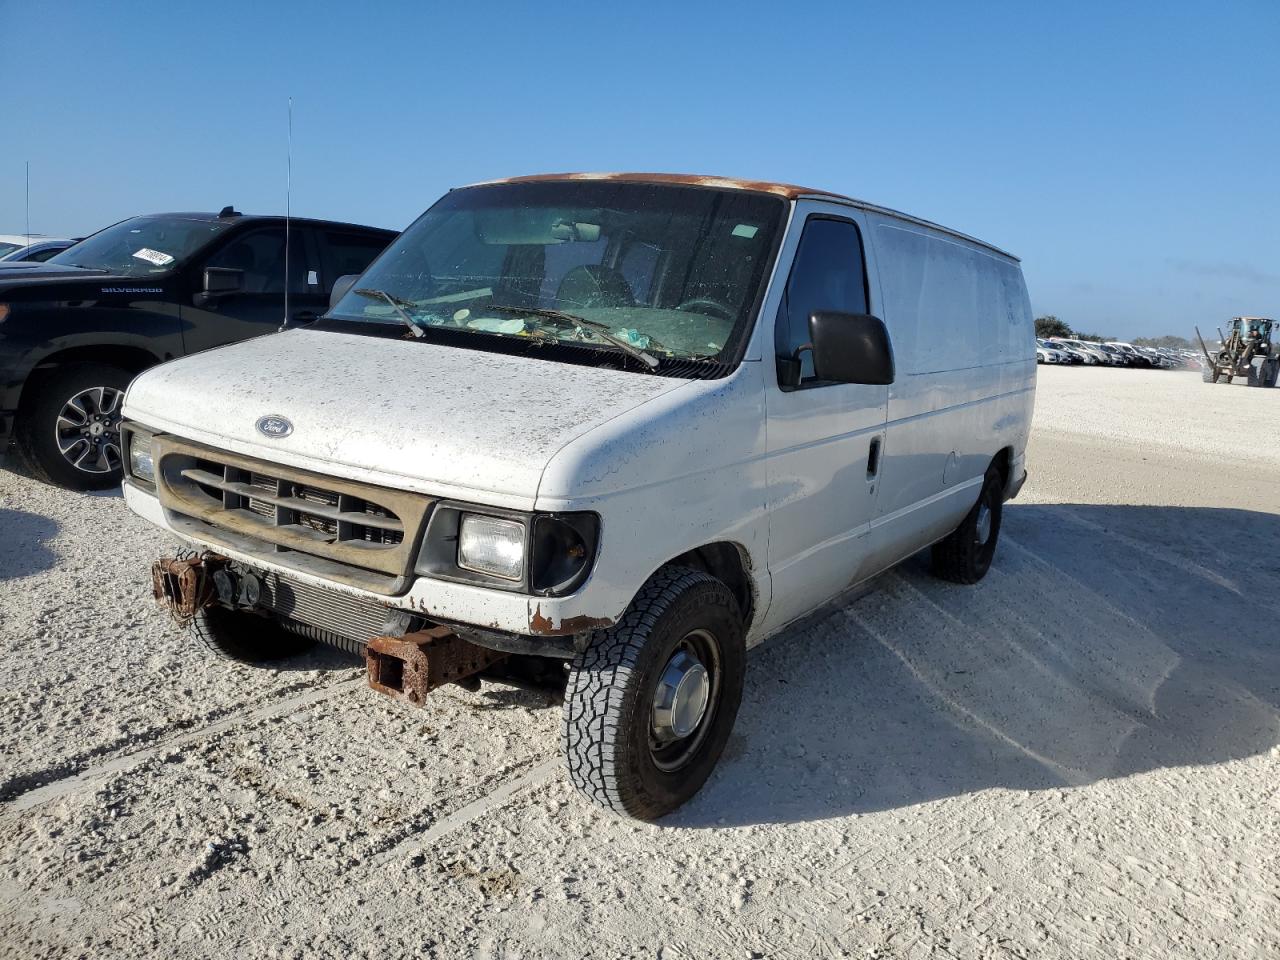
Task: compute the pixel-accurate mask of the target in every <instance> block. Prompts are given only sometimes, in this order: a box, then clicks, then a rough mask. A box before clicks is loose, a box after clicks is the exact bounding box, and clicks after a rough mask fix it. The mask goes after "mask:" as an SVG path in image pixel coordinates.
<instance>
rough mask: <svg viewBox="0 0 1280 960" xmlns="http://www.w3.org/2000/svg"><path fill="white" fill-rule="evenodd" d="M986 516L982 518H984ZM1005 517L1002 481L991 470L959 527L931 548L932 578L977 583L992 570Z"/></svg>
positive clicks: (994, 471)
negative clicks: (1001, 525) (1001, 520)
mask: <svg viewBox="0 0 1280 960" xmlns="http://www.w3.org/2000/svg"><path fill="white" fill-rule="evenodd" d="M984 512H985V516H984ZM1003 513H1004V477H1003V476H1002V475H1001V473H1000V471H999V470H997V469H996V468H995V467H994V466H993V467H990V468H988V470H987V475H986V476H985V477H984V478H983V481H982V490H981V492H979V494H978V502H977V503H975V504H974V505H973V509H972V510H970V511H969V512H968V514H966V516H965V518H964V520H962V521H961V523H960V526H958V527H956V528H955V530H953V531H952V532H951V533H950V534H949V535H948V536H947V537H946V539H944V540H939V541H938V542H937V543H935V544H934V545H933V574H934V576H936V577H939V578H941V579H943V580H950V581H951V582H952V583H966V584H968V583H977V582H978V581H979V580H981V579H982V578H983V577H985V576H986V575H987V571H988V570H989V569H991V559H992V557H994V556H995V553H996V542H997V541H998V540H999V539H1000V519H1001V516H1002V515H1003Z"/></svg>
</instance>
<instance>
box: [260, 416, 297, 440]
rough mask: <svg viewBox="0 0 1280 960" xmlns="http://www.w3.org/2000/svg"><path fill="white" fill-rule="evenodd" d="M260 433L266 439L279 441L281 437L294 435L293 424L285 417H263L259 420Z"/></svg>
mask: <svg viewBox="0 0 1280 960" xmlns="http://www.w3.org/2000/svg"><path fill="white" fill-rule="evenodd" d="M258 432H259V433H260V434H262V435H263V436H264V437H271V438H272V439H273V440H278V439H279V438H280V437H287V436H288V435H289V434H291V433H293V424H292V423H290V422H289V421H288V420H287V419H285V418H284V417H277V416H275V415H274V414H272V415H271V416H266V417H261V418H260V419H259V420H258Z"/></svg>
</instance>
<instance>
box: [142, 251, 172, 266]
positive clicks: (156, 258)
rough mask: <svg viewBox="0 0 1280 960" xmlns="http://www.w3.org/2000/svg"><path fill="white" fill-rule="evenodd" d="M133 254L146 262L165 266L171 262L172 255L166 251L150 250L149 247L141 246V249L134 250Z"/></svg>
mask: <svg viewBox="0 0 1280 960" xmlns="http://www.w3.org/2000/svg"><path fill="white" fill-rule="evenodd" d="M133 255H134V256H135V257H137V258H138V259H139V260H146V261H147V262H148V263H154V264H155V265H156V266H157V267H167V266H168V265H169V264H171V263H173V257H171V256H169V254H167V253H161V252H160V251H159V250H152V249H151V248H150V247H143V248H142V249H141V250H135V251H134V252H133Z"/></svg>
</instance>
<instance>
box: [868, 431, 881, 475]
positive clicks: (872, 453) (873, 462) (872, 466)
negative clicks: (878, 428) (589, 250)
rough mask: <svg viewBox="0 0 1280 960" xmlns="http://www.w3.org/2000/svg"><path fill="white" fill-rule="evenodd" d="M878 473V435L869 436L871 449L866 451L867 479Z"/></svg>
mask: <svg viewBox="0 0 1280 960" xmlns="http://www.w3.org/2000/svg"><path fill="white" fill-rule="evenodd" d="M879 473H880V437H878V436H877V437H872V438H871V449H870V450H869V451H868V452H867V479H868V480H874V479H875V478H876V476H877V474H879Z"/></svg>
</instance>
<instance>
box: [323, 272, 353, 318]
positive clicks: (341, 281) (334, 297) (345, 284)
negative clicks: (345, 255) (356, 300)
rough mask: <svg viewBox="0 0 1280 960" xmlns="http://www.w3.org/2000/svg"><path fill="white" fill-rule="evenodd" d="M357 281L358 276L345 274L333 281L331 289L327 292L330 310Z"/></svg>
mask: <svg viewBox="0 0 1280 960" xmlns="http://www.w3.org/2000/svg"><path fill="white" fill-rule="evenodd" d="M359 279H360V274H358V273H347V274H343V275H342V276H340V277H339V278H338V279H337V280H335V281H333V289H332V290H331V291H330V292H329V309H330V310H332V309H333V308H334V307H336V306H337V305H338V301H339V300H341V299H342V298H343V297H345V296H346V295H347V292H348V291H349V290H350V289H351V288H352V287H354V286H355V285H356V281H357V280H359Z"/></svg>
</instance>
